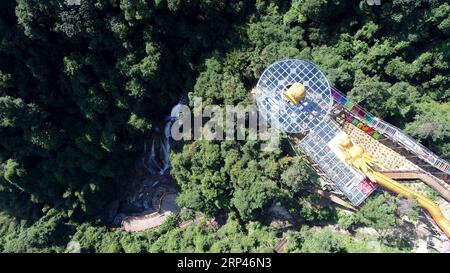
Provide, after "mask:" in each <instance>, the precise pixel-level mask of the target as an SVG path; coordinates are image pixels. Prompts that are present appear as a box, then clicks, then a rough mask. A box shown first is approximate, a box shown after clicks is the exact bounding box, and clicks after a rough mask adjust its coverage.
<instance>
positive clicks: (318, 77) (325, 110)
mask: <svg viewBox="0 0 450 273" xmlns="http://www.w3.org/2000/svg"><path fill="white" fill-rule="evenodd" d="M294 83H301V84H302V85H304V86H305V87H306V96H305V97H304V98H302V99H301V100H300V101H299V103H298V104H295V105H293V104H291V103H289V102H288V100H286V99H285V98H284V96H283V92H284V91H285V90H287V89H288V88H289V86H291V85H292V84H294ZM256 88H257V93H256V94H257V95H256V102H257V104H258V108H259V110H260V113H261V115H262V117H263V118H265V119H266V121H267V123H268V124H270V125H271V126H272V127H275V128H277V129H280V130H282V131H284V132H286V133H302V134H304V135H306V136H305V137H304V138H303V139H302V140H300V141H299V142H298V146H297V148H299V149H300V150H301V151H302V153H304V154H305V155H307V157H308V158H309V159H310V161H312V163H313V164H315V165H317V166H318V168H320V169H321V175H325V176H326V178H327V179H329V180H331V181H332V182H333V183H334V184H335V185H336V186H337V188H338V189H339V190H340V191H342V192H343V193H344V194H345V195H346V196H347V198H348V199H349V200H350V202H352V204H353V205H359V204H361V202H363V201H364V200H365V199H366V198H367V196H369V194H370V193H371V192H372V191H373V190H374V189H375V185H373V184H371V183H369V182H368V181H367V180H366V179H365V176H364V175H362V174H360V173H359V172H357V171H356V170H354V169H353V168H351V167H350V166H348V165H347V164H346V163H345V162H344V161H343V160H342V159H341V158H339V157H338V155H337V154H336V153H335V152H334V151H333V150H332V147H331V146H330V143H331V142H332V140H333V139H334V138H335V137H336V136H337V135H338V134H339V133H343V131H342V130H341V129H340V128H339V126H338V124H337V123H336V122H335V121H333V120H331V119H330V113H331V110H332V107H333V97H332V95H331V86H330V84H329V82H328V79H327V78H326V77H325V75H324V74H323V73H322V72H321V71H320V70H319V69H318V68H317V67H316V66H315V65H314V64H312V63H310V62H307V61H304V60H299V59H286V60H281V61H278V62H276V63H274V64H272V65H271V66H269V67H268V68H267V69H266V70H265V71H264V72H263V74H262V75H261V78H260V79H259V81H258V84H257V86H256Z"/></svg>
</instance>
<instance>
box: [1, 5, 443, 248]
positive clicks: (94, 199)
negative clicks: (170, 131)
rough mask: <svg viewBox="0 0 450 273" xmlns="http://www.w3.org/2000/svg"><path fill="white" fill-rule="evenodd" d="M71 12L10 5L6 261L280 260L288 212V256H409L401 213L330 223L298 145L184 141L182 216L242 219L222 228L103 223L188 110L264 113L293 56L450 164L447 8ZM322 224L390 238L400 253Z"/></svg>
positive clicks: (176, 162) (4, 62)
mask: <svg viewBox="0 0 450 273" xmlns="http://www.w3.org/2000/svg"><path fill="white" fill-rule="evenodd" d="M71 2H74V3H76V2H77V1H63V0H60V1H58V0H48V1H38V0H16V1H13V0H6V1H0V212H1V213H0V251H5V252H39V251H48V252H64V251H68V250H67V249H66V246H67V244H68V243H69V242H70V241H77V242H79V243H80V244H81V248H82V251H87V252H122V251H123V252H146V251H150V252H161V251H168V252H176V251H199V252H203V251H213V252H229V251H238V252H240V251H254V252H262V251H273V249H274V246H275V244H276V242H277V241H279V239H280V238H281V236H282V233H283V231H280V230H277V229H275V228H273V227H271V226H268V225H266V224H265V223H264V221H263V218H264V216H265V215H266V214H267V209H268V207H269V206H270V205H271V204H273V203H279V204H281V205H283V206H284V207H286V208H288V210H289V211H290V212H291V213H292V214H293V215H295V217H296V218H298V219H300V222H301V223H302V224H301V225H302V227H301V228H300V229H298V230H291V231H289V232H288V235H287V236H289V238H291V240H290V241H289V245H288V246H287V250H288V251H291V252H316V251H317V252H345V251H348V252H364V251H398V250H408V247H409V246H407V245H406V246H405V244H404V241H403V239H402V238H397V239H395V240H392V239H389V238H388V237H389V235H385V234H384V233H385V232H384V231H386V230H387V229H391V228H393V227H394V226H395V225H400V226H401V223H398V221H400V220H396V219H397V217H396V216H397V215H396V214H398V210H397V209H396V208H397V206H398V200H397V199H395V198H393V197H391V196H389V195H380V194H379V195H375V196H374V197H373V198H371V199H370V200H368V201H367V202H366V203H365V205H364V206H363V208H362V209H361V210H360V211H358V212H357V213H355V214H352V215H350V216H349V215H346V214H343V213H341V212H340V211H336V210H335V209H333V208H331V207H322V208H319V209H316V206H311V204H316V203H319V201H318V199H319V198H318V197H317V196H315V195H314V194H310V193H308V192H307V191H305V189H307V188H308V187H309V186H311V185H314V184H317V183H318V181H317V180H318V178H317V176H316V175H315V174H314V172H312V171H311V170H310V169H309V167H308V166H307V165H306V164H305V162H304V161H303V160H302V159H299V158H294V157H291V156H289V155H288V152H287V149H286V147H285V146H286V145H283V146H282V147H281V149H279V150H277V151H274V152H261V151H259V150H258V149H255V147H256V145H258V144H259V143H258V142H257V141H225V142H209V141H191V142H184V143H180V144H179V145H178V148H177V149H175V150H174V151H173V152H172V154H171V160H172V170H171V173H172V175H173V177H174V178H175V179H176V181H177V184H178V186H179V188H180V196H179V197H178V203H179V204H180V206H183V207H186V208H188V209H190V210H194V211H201V212H203V213H204V214H206V215H207V216H210V217H212V216H215V215H218V214H226V215H228V221H227V223H226V224H225V225H223V226H221V227H216V228H214V227H211V228H205V225H203V224H202V223H199V224H194V225H191V226H189V227H187V228H183V229H182V228H177V227H176V225H175V223H176V221H177V219H171V220H170V221H167V222H166V223H165V224H164V226H162V227H160V228H158V229H155V230H151V231H148V232H143V233H139V234H127V233H125V232H122V231H118V230H109V229H107V228H106V227H104V224H103V223H102V221H101V215H102V213H103V211H104V209H105V206H106V205H107V204H108V203H109V202H111V201H112V200H114V199H116V198H117V196H116V195H117V192H118V191H117V189H118V187H119V186H120V183H123V181H126V177H127V174H128V173H129V171H130V169H132V168H133V164H134V162H135V160H136V158H137V157H138V156H139V154H140V153H141V152H142V147H143V143H144V140H145V139H146V138H148V137H149V134H150V132H151V130H152V128H154V127H156V126H159V125H160V122H161V119H162V118H163V117H164V116H165V115H167V114H168V113H169V111H170V109H171V107H172V106H173V105H174V104H176V103H177V102H178V101H179V99H180V98H181V97H182V96H185V95H189V96H188V97H192V96H194V95H195V96H200V97H202V98H203V101H204V102H210V103H215V104H235V105H236V104H249V103H251V99H250V98H249V96H248V93H249V91H250V90H251V89H252V88H253V87H254V86H255V84H256V82H257V80H258V77H259V76H260V75H261V73H262V71H263V70H264V68H265V67H267V66H268V65H269V64H270V63H272V62H273V61H275V60H278V59H280V58H286V57H298V58H305V59H309V60H312V61H313V62H315V63H316V64H317V65H318V66H319V67H320V68H321V69H322V70H323V71H325V73H326V75H327V76H328V77H329V79H330V81H331V82H332V83H333V84H334V85H335V86H337V87H338V88H339V89H340V90H342V91H344V92H346V93H347V94H348V95H349V96H350V97H351V98H353V99H354V100H355V101H356V102H359V103H360V104H361V105H363V106H364V107H365V108H367V109H369V110H370V111H371V112H373V113H374V114H376V115H377V116H379V117H381V118H383V119H385V120H387V121H389V122H391V123H393V124H394V125H396V126H398V127H400V128H402V129H405V130H406V131H407V132H408V133H409V134H411V135H412V136H414V137H415V138H417V139H420V140H421V141H422V143H424V144H425V145H426V146H428V147H429V148H430V149H432V150H433V151H435V152H436V153H437V154H439V155H441V156H443V157H444V158H449V156H450V141H449V140H450V102H449V97H450V77H449V74H450V5H449V4H448V2H447V1H446V0H393V1H383V0H382V4H381V5H380V6H369V5H367V3H366V1H363V0H360V1H346V0H300V1H297V0H293V1H262V0H256V1H233V0H227V1H225V0H222V1H221V0H203V1H202V0H185V1H183V0H109V1H100V0H81V1H80V4H68V3H71ZM180 217H181V216H180ZM185 217H189V215H187V216H185ZM410 217H411V218H414V217H413V216H411V215H410ZM323 223H331V224H336V225H339V226H340V227H342V228H344V229H347V230H349V231H350V232H351V231H352V230H353V229H354V228H355V227H356V226H370V227H374V228H375V229H376V230H378V231H379V232H380V234H382V235H383V236H382V238H384V239H383V240H379V239H373V238H366V237H356V236H350V235H344V234H340V233H337V232H335V231H333V230H331V229H328V228H321V227H319V224H320V225H323ZM315 229H318V230H319V231H317V232H314V230H315ZM386 234H387V233H386ZM384 235H385V236H384ZM367 242H372V243H371V244H368V243H367ZM374 244H375V248H376V249H373V248H371V247H374Z"/></svg>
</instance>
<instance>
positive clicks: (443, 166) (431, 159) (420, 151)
mask: <svg viewBox="0 0 450 273" xmlns="http://www.w3.org/2000/svg"><path fill="white" fill-rule="evenodd" d="M331 95H332V96H333V99H334V100H335V101H336V102H337V103H339V104H340V105H342V106H343V107H344V108H345V109H346V110H347V111H348V112H349V113H351V114H352V115H353V116H354V117H356V118H357V119H359V120H360V121H361V122H363V123H364V124H366V125H367V126H370V127H372V128H373V129H375V130H376V131H378V132H380V133H382V134H385V135H387V136H389V137H390V138H391V139H393V140H395V141H397V142H398V143H400V144H401V145H402V146H404V147H405V148H406V149H407V150H409V151H410V152H412V153H414V154H416V155H417V156H418V157H419V158H421V159H422V160H424V161H425V162H427V163H429V164H430V165H432V166H433V167H435V168H436V169H438V170H440V171H442V172H444V173H446V174H449V175H450V163H448V162H447V161H445V160H444V159H442V158H439V157H438V156H437V155H435V154H434V153H433V152H432V151H430V150H428V149H427V148H425V147H424V146H423V145H422V144H420V143H419V142H417V141H416V140H415V139H413V138H412V137H410V136H409V135H407V134H406V133H404V132H403V131H402V130H400V129H398V128H397V127H395V126H393V125H391V124H389V123H387V122H385V121H383V120H381V119H379V118H377V117H375V116H373V115H372V114H370V113H369V112H368V111H367V110H365V109H364V108H362V107H361V106H359V105H357V104H355V103H353V102H352V101H350V100H349V99H348V98H347V97H345V95H344V94H342V92H340V91H339V90H338V89H336V88H335V87H332V88H331Z"/></svg>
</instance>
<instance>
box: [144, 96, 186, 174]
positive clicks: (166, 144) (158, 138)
mask: <svg viewBox="0 0 450 273" xmlns="http://www.w3.org/2000/svg"><path fill="white" fill-rule="evenodd" d="M180 105H181V104H177V105H175V107H174V109H175V108H177V107H179V106H180ZM172 112H176V111H172ZM177 118H178V117H177V116H171V115H169V116H167V117H166V118H165V123H164V126H163V130H161V129H160V128H156V129H155V131H154V134H153V137H152V141H151V147H150V151H148V149H147V144H145V145H144V155H143V157H142V164H143V165H144V167H145V168H146V169H147V170H148V171H149V172H150V173H151V174H159V175H163V174H164V173H165V172H166V171H167V170H168V169H169V167H170V159H169V156H170V129H171V126H172V124H173V122H174V121H175V120H176V119H177Z"/></svg>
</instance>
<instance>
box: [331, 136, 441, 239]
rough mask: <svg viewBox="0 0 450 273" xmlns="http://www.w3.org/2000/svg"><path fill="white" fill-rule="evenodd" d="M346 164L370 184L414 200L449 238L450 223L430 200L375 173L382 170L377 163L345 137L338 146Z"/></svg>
mask: <svg viewBox="0 0 450 273" xmlns="http://www.w3.org/2000/svg"><path fill="white" fill-rule="evenodd" d="M338 146H339V148H340V149H341V151H342V153H343V154H344V158H345V160H346V162H347V163H348V164H349V165H351V166H353V167H354V168H356V169H358V170H360V171H361V172H362V173H364V174H365V175H366V176H367V177H368V178H369V179H370V180H371V181H372V182H375V183H378V184H380V185H381V186H383V187H385V188H387V189H388V190H391V191H393V192H395V193H397V194H401V195H402V196H404V197H405V198H414V199H416V200H417V202H418V203H419V204H420V205H421V206H422V207H423V208H425V209H426V210H427V211H428V212H429V213H430V214H431V216H432V217H433V219H434V221H435V222H436V224H437V225H438V226H439V227H440V228H441V229H442V230H443V231H444V232H445V233H446V234H447V236H448V237H449V238H450V221H449V220H447V219H446V218H445V217H444V215H443V214H442V212H441V210H440V209H439V207H438V206H437V205H436V204H434V203H433V202H432V201H431V200H430V199H428V198H426V197H425V196H423V195H421V194H420V193H418V192H416V191H413V190H411V189H409V188H408V187H405V186H404V185H402V184H401V183H398V182H397V181H395V180H393V179H391V178H389V177H387V176H385V175H384V174H382V173H380V172H377V171H376V170H375V168H374V167H378V168H380V169H384V168H383V166H381V165H380V164H379V163H378V162H376V161H375V160H374V159H372V157H371V156H370V155H369V154H368V153H366V152H365V151H364V149H363V148H362V147H361V146H359V145H353V143H352V141H351V139H350V137H348V136H347V137H345V138H344V139H342V140H341V141H340V143H339V144H338Z"/></svg>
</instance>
